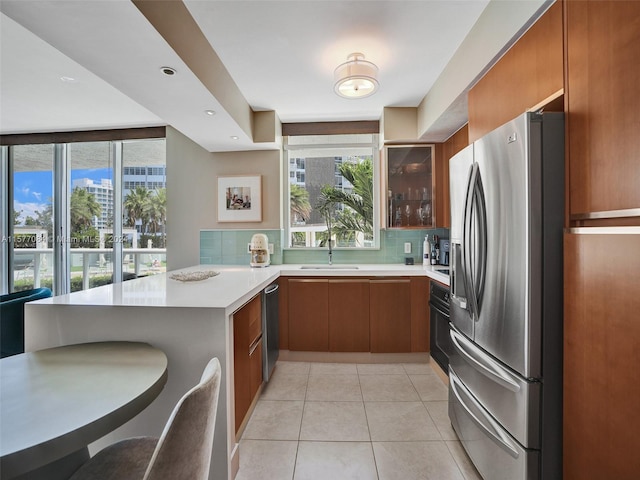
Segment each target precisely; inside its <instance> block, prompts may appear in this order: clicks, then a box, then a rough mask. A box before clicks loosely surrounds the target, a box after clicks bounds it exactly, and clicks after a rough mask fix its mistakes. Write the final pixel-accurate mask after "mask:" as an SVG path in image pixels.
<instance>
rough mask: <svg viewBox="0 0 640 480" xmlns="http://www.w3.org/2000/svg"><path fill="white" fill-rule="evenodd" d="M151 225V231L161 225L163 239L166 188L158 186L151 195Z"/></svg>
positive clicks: (165, 215) (165, 221)
mask: <svg viewBox="0 0 640 480" xmlns="http://www.w3.org/2000/svg"><path fill="white" fill-rule="evenodd" d="M150 218H151V225H152V226H153V233H156V232H157V231H158V227H159V226H161V227H162V237H163V240H164V235H165V228H166V225H167V189H166V188H159V189H157V190H156V191H155V195H153V196H152V197H151V212H150Z"/></svg>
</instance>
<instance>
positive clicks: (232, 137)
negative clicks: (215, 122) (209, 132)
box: [229, 135, 240, 140]
mask: <svg viewBox="0 0 640 480" xmlns="http://www.w3.org/2000/svg"><path fill="white" fill-rule="evenodd" d="M229 138H231V140H238V139H239V138H240V137H238V136H237V135H231V137H229Z"/></svg>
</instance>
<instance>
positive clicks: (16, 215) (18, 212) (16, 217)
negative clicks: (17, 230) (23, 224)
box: [13, 210, 22, 225]
mask: <svg viewBox="0 0 640 480" xmlns="http://www.w3.org/2000/svg"><path fill="white" fill-rule="evenodd" d="M21 216H22V210H14V211H13V224H14V225H20V217H21Z"/></svg>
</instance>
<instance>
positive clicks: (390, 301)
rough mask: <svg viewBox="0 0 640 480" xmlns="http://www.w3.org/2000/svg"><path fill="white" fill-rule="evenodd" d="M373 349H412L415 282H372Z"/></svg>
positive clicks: (384, 350) (386, 280) (383, 351)
mask: <svg viewBox="0 0 640 480" xmlns="http://www.w3.org/2000/svg"><path fill="white" fill-rule="evenodd" d="M369 296H370V297H369V298H370V309H371V310H370V318H371V351H372V352H374V353H386V352H410V351H411V282H410V281H409V279H408V278H407V279H404V278H402V279H380V280H371V282H370V284H369Z"/></svg>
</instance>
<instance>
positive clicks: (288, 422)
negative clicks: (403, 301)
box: [236, 362, 481, 480]
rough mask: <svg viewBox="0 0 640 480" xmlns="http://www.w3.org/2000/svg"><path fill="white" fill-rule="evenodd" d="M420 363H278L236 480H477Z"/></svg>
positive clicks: (438, 389) (434, 380)
mask: <svg viewBox="0 0 640 480" xmlns="http://www.w3.org/2000/svg"><path fill="white" fill-rule="evenodd" d="M447 403H448V402H447V388H446V386H445V385H444V384H443V383H442V381H441V380H440V378H439V377H438V376H437V375H436V374H435V372H434V371H433V370H432V369H431V367H430V366H429V365H428V364H367V365H364V364H353V363H350V364H347V363H306V362H278V363H277V365H276V369H275V371H274V375H273V377H272V379H271V381H270V382H269V383H268V384H267V386H266V388H265V389H264V391H263V392H262V395H261V397H260V399H259V400H258V403H257V405H256V408H255V410H254V412H253V415H252V416H251V419H250V420H249V423H248V424H247V427H246V429H245V431H244V434H243V436H242V440H241V441H240V470H239V472H238V476H237V477H236V479H237V480H262V479H268V480H343V479H354V480H355V479H362V480H365V479H366V480H481V478H480V476H479V475H478V473H477V471H476V470H475V468H474V467H473V465H472V464H471V462H470V461H469V458H468V457H467V455H466V453H465V452H464V449H463V448H462V445H460V442H459V441H458V439H457V437H456V434H455V432H454V431H453V429H452V428H451V424H450V422H449V417H448V413H447Z"/></svg>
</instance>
